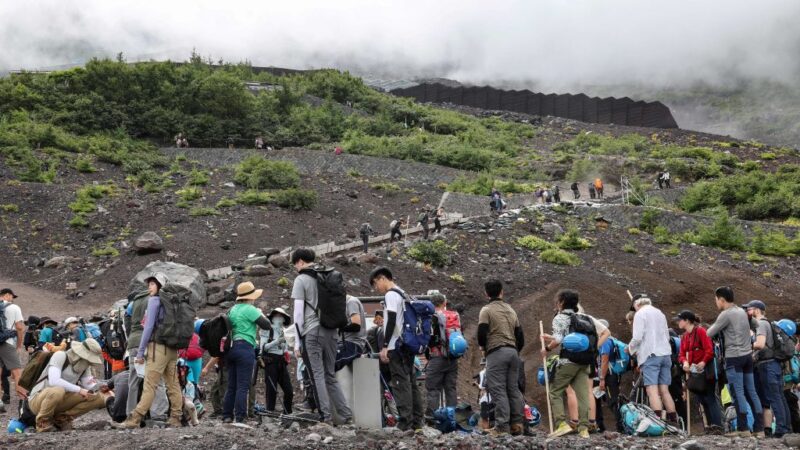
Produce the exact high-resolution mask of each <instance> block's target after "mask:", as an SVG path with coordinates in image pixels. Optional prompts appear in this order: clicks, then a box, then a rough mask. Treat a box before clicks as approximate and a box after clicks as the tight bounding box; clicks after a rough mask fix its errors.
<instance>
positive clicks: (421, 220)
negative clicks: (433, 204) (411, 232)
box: [417, 206, 430, 241]
mask: <svg viewBox="0 0 800 450" xmlns="http://www.w3.org/2000/svg"><path fill="white" fill-rule="evenodd" d="M428 211H430V206H426V207H425V208H423V209H422V211H421V212H420V213H419V215H418V216H417V224H418V225H419V226H421V227H422V238H423V239H425V240H426V241H427V240H428V235H429V234H430V229H429V228H428V222H429V221H430V216H429V214H430V213H429V212H428Z"/></svg>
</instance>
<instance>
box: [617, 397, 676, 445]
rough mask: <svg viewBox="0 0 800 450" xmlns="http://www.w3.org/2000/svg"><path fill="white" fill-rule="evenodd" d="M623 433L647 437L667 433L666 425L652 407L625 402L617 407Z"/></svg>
mask: <svg viewBox="0 0 800 450" xmlns="http://www.w3.org/2000/svg"><path fill="white" fill-rule="evenodd" d="M619 412H620V415H621V416H622V426H623V428H624V430H625V434H627V435H630V436H639V437H648V436H663V435H665V434H667V426H666V424H665V423H664V422H663V421H662V420H661V419H658V418H657V417H656V415H655V413H654V412H653V410H652V409H650V408H648V407H647V406H645V405H641V404H638V403H626V404H624V405H622V406H621V407H620V408H619Z"/></svg>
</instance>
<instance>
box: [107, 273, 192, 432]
mask: <svg viewBox="0 0 800 450" xmlns="http://www.w3.org/2000/svg"><path fill="white" fill-rule="evenodd" d="M144 281H145V283H146V284H147V289H148V293H149V295H150V297H149V298H148V299H147V310H146V312H145V314H144V326H143V329H142V337H141V341H140V342H139V348H138V349H137V351H136V358H135V359H134V367H135V365H140V364H145V356H146V357H147V364H146V365H145V375H144V388H143V390H142V396H141V399H140V400H139V402H138V403H137V404H136V408H134V410H133V411H132V412H131V414H130V415H129V416H128V418H127V419H126V420H125V422H122V423H121V424H112V426H115V428H129V429H132V428H139V427H140V425H141V422H142V420H143V419H144V417H145V415H146V414H147V412H148V411H149V410H150V407H151V406H153V401H154V399H155V396H156V389H157V388H158V385H159V383H160V382H161V380H162V379H163V381H164V384H165V386H166V390H167V398H169V405H170V406H169V409H170V414H169V420H168V421H167V425H169V426H171V427H176V428H180V427H182V426H183V424H182V423H181V415H182V414H183V410H182V407H183V395H182V394H181V388H180V385H179V384H178V373H177V361H178V349H177V348H171V347H168V346H167V345H165V344H162V343H159V342H157V339H156V336H158V335H159V333H158V330H157V328H158V327H166V326H167V325H168V324H167V323H166V320H165V317H166V314H165V313H164V308H163V306H162V304H161V297H160V296H159V294H160V291H161V290H162V289H163V288H164V286H166V285H167V283H168V280H167V277H166V275H164V274H163V273H156V274H154V275H153V276H151V277H149V278H147V279H145V280H144ZM151 338H152V339H151ZM134 371H135V369H134ZM128 395H129V397H130V395H131V393H130V391H129V392H128Z"/></svg>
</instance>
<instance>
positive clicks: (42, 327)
mask: <svg viewBox="0 0 800 450" xmlns="http://www.w3.org/2000/svg"><path fill="white" fill-rule="evenodd" d="M57 325H58V322H56V321H55V320H53V319H51V318H50V317H47V316H43V317H42V318H41V319H40V321H39V339H38V342H37V344H36V351H41V350H42V349H43V348H45V346H46V345H47V344H51V345H58V344H60V343H61V340H62V339H61V335H60V334H58V332H57V331H56V329H55V328H56V326H57Z"/></svg>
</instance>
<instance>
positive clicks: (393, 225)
mask: <svg viewBox="0 0 800 450" xmlns="http://www.w3.org/2000/svg"><path fill="white" fill-rule="evenodd" d="M396 226H397V220H393V221H392V223H390V224H389V229H390V230H394V227H396Z"/></svg>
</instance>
